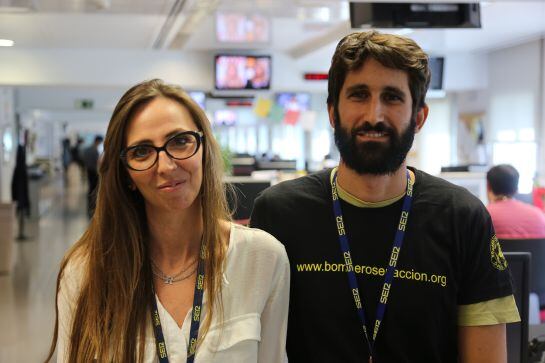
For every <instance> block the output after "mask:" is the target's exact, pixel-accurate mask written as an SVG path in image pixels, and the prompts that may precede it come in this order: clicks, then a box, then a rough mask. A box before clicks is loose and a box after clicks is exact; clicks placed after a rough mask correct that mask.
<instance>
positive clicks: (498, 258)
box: [490, 235, 507, 271]
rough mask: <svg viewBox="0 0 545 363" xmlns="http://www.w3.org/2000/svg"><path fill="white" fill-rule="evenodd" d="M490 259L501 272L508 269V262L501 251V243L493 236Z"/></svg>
mask: <svg viewBox="0 0 545 363" xmlns="http://www.w3.org/2000/svg"><path fill="white" fill-rule="evenodd" d="M490 258H491V260H492V265H493V266H494V267H495V268H497V269H498V270H500V271H503V270H505V269H506V268H507V261H506V260H505V257H504V256H503V252H502V251H501V246H500V242H499V241H498V238H497V237H496V235H493V236H492V239H491V240H490Z"/></svg>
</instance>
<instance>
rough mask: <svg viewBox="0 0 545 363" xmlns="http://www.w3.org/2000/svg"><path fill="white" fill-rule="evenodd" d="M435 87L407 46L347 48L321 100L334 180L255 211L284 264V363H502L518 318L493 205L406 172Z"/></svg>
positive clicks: (307, 185)
mask: <svg viewBox="0 0 545 363" xmlns="http://www.w3.org/2000/svg"><path fill="white" fill-rule="evenodd" d="M429 80H430V72H429V68H428V57H427V55H426V54H425V53H424V52H423V51H422V49H420V47H419V46H418V45H417V44H416V43H415V42H414V41H412V40H410V39H407V38H404V37H399V36H394V35H387V34H380V33H378V32H375V31H372V32H364V33H355V34H351V35H348V36H346V37H345V38H343V39H342V40H341V41H340V42H339V44H338V46H337V49H336V50H335V54H334V55H333V59H332V64H331V68H330V70H329V78H328V93H329V94H328V101H327V104H328V111H329V118H330V123H331V125H332V127H333V128H334V129H335V141H336V144H337V147H338V148H339V151H340V154H341V162H340V164H339V166H338V168H337V169H333V170H331V169H328V170H325V171H322V172H318V173H316V174H313V175H310V176H307V177H303V178H299V179H296V180H292V181H288V182H284V183H280V184H278V185H276V186H274V187H272V188H270V189H268V190H267V191H266V192H264V193H263V194H262V195H261V196H260V197H259V198H258V199H257V200H256V204H255V207H254V213H253V215H252V219H251V224H252V226H255V227H258V228H262V229H264V230H266V231H268V232H270V233H271V234H272V235H274V236H276V237H277V238H278V239H279V240H280V241H281V242H282V243H284V245H285V247H286V250H287V252H288V256H289V257H290V263H291V268H292V274H291V276H292V280H291V295H290V313H289V322H288V342H287V351H288V358H289V361H290V363H293V362H343V363H351V362H359V363H361V362H370V361H371V360H373V362H396V363H397V362H416V363H430V362H452V363H455V362H494V363H499V362H506V342H505V339H506V338H505V323H506V322H511V321H517V320H519V317H518V312H517V309H516V305H515V303H514V299H513V295H512V288H511V284H510V280H509V271H508V269H507V263H506V261H505V258H504V257H503V254H502V253H501V250H500V248H499V244H498V241H497V239H496V237H495V236H494V230H493V227H492V223H491V221H490V217H489V215H488V213H487V212H486V209H485V207H484V206H483V205H482V203H480V202H479V201H478V200H477V199H476V198H474V197H473V196H472V195H471V194H469V193H468V192H467V191H466V190H465V189H462V188H459V187H456V186H454V185H452V184H450V183H448V182H446V181H443V180H441V179H438V178H435V177H432V176H430V175H428V174H426V173H424V172H422V171H420V170H417V169H415V168H407V166H406V164H405V157H406V155H407V153H408V151H409V149H410V148H411V145H412V142H413V138H414V134H415V133H416V132H418V131H420V129H421V128H422V127H423V125H424V122H425V121H426V118H427V115H428V107H427V106H426V104H425V101H424V100H425V95H426V91H427V88H428V85H429ZM364 327H365V330H364Z"/></svg>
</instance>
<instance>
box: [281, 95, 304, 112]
mask: <svg viewBox="0 0 545 363" xmlns="http://www.w3.org/2000/svg"><path fill="white" fill-rule="evenodd" d="M276 103H277V104H278V105H279V106H280V107H282V108H283V109H284V110H286V111H288V110H289V111H308V110H309V109H310V94H308V93H293V92H282V93H277V94H276Z"/></svg>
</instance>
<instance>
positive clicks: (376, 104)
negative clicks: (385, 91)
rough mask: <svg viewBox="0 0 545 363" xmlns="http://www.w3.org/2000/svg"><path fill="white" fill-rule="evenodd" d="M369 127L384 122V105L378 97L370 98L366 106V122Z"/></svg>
mask: <svg viewBox="0 0 545 363" xmlns="http://www.w3.org/2000/svg"><path fill="white" fill-rule="evenodd" d="M365 121H368V122H369V123H370V124H371V125H375V124H377V123H379V122H383V121H384V105H383V104H382V101H381V100H380V98H379V97H372V98H371V99H370V100H369V103H368V105H367V114H366V120H365Z"/></svg>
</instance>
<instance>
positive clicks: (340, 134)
mask: <svg viewBox="0 0 545 363" xmlns="http://www.w3.org/2000/svg"><path fill="white" fill-rule="evenodd" d="M358 132H386V133H387V137H388V138H389V140H388V141H387V142H384V141H366V142H359V141H358V140H357V138H358V136H357V134H358ZM415 133H416V112H413V114H412V115H411V120H410V123H409V126H407V128H406V129H405V130H404V131H402V133H401V134H399V133H398V132H397V131H396V130H395V129H393V128H391V127H389V126H386V124H385V123H383V122H378V123H376V124H375V125H371V124H370V123H369V122H365V123H364V124H362V125H359V126H357V127H353V128H352V130H350V131H349V130H346V129H344V128H343V127H342V126H341V120H340V116H339V112H338V110H337V109H335V144H336V145H337V148H338V149H339V153H340V154H341V158H342V161H343V162H344V163H345V164H346V165H347V166H348V167H349V168H350V169H352V170H354V171H355V172H356V173H358V174H373V175H386V174H393V173H394V172H395V171H397V170H398V169H399V167H400V166H401V164H403V162H404V161H405V158H406V157H407V153H408V152H409V150H410V149H411V147H412V145H413V140H414V135H415Z"/></svg>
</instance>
